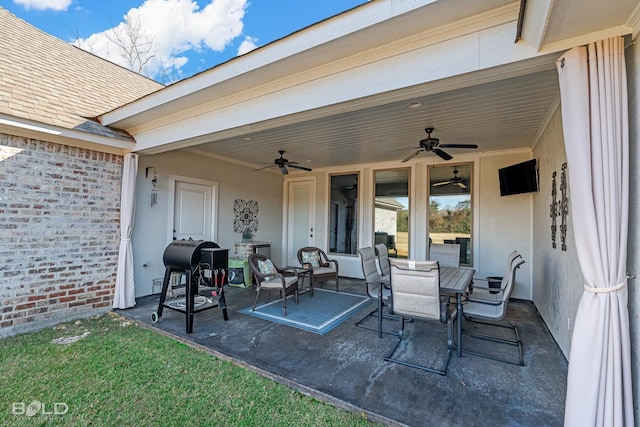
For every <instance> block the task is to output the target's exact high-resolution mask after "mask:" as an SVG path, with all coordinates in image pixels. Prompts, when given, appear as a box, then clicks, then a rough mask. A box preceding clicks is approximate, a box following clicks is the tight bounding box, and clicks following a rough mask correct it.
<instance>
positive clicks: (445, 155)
mask: <svg viewBox="0 0 640 427" xmlns="http://www.w3.org/2000/svg"><path fill="white" fill-rule="evenodd" d="M432 151H433V152H434V153H435V154H436V155H437V156H439V157H440V158H441V159H442V160H451V159H453V156H451V155H450V154H448V153H445V152H444V151H442V150H441V149H439V148H434V149H433V150H432Z"/></svg>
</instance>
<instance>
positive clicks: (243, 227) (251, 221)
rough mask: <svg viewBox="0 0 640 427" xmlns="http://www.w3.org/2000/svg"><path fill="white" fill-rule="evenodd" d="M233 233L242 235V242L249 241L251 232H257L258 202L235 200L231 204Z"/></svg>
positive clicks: (251, 235)
mask: <svg viewBox="0 0 640 427" xmlns="http://www.w3.org/2000/svg"><path fill="white" fill-rule="evenodd" d="M233 212H234V214H235V219H234V220H233V231H235V232H236V233H242V238H243V240H246V239H248V240H251V237H253V232H254V231H258V202H256V201H255V200H241V199H236V200H235V201H234V202H233Z"/></svg>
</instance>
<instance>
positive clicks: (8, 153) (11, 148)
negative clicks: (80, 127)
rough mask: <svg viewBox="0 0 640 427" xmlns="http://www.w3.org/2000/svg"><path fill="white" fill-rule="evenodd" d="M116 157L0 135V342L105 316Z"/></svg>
mask: <svg viewBox="0 0 640 427" xmlns="http://www.w3.org/2000/svg"><path fill="white" fill-rule="evenodd" d="M121 174H122V156H118V155H114V154H105V153H101V152H97V151H92V150H86V149H80V148H72V147H68V146H64V145H59V144H53V143H49V142H45V141H38V140H32V139H26V138H21V137H15V136H10V135H6V134H0V336H6V335H12V334H15V333H19V332H24V331H27V330H33V329H39V328H42V327H45V326H48V325H52V324H55V323H58V322H60V321H63V320H68V319H69V318H71V317H83V316H88V315H92V314H95V313H97V312H100V311H106V310H108V309H109V308H110V307H111V303H112V301H113V290H114V286H115V277H116V268H117V265H118V244H119V242H120V235H119V222H120V177H121Z"/></svg>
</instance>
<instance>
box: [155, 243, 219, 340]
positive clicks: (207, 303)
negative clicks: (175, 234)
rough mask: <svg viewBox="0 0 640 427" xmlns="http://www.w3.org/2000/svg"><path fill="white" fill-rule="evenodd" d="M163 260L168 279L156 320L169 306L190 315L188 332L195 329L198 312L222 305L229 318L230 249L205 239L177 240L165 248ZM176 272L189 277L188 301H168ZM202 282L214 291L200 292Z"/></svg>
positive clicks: (165, 275) (187, 282) (187, 279)
mask: <svg viewBox="0 0 640 427" xmlns="http://www.w3.org/2000/svg"><path fill="white" fill-rule="evenodd" d="M162 261H163V263H164V266H165V271H164V280H163V282H162V293H161V294H160V302H159V303H158V311H155V312H153V313H152V314H151V320H152V321H153V322H154V323H155V322H157V321H158V320H159V319H160V317H162V311H163V309H164V308H165V307H166V308H170V309H172V310H176V311H179V312H182V313H184V314H185V315H186V318H187V333H188V334H190V333H191V332H193V315H194V314H195V313H197V312H200V311H203V310H208V309H210V308H214V307H220V309H221V310H222V314H223V317H224V320H225V321H226V320H228V319H229V316H228V314H227V305H226V302H225V298H224V285H225V284H227V282H228V281H227V268H228V265H229V250H228V249H222V248H220V246H218V244H216V243H214V242H208V241H205V240H174V241H173V242H171V243H170V244H169V246H167V247H166V248H165V250H164V254H163V256H162ZM173 273H180V274H183V275H185V276H186V284H185V288H186V292H185V298H184V300H176V301H166V297H167V291H168V289H169V281H170V280H171V275H172V274H173ZM201 285H206V286H209V287H212V288H213V290H212V291H211V294H210V295H199V287H200V286H201ZM196 298H197V303H198V305H197V307H196Z"/></svg>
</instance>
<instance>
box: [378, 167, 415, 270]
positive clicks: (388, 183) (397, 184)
mask: <svg viewBox="0 0 640 427" xmlns="http://www.w3.org/2000/svg"><path fill="white" fill-rule="evenodd" d="M375 191H376V194H375V197H376V198H375V212H374V232H375V235H374V244H378V243H384V244H385V245H387V248H388V249H389V256H392V257H401V258H407V257H408V256H409V169H394V170H383V171H376V172H375Z"/></svg>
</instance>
